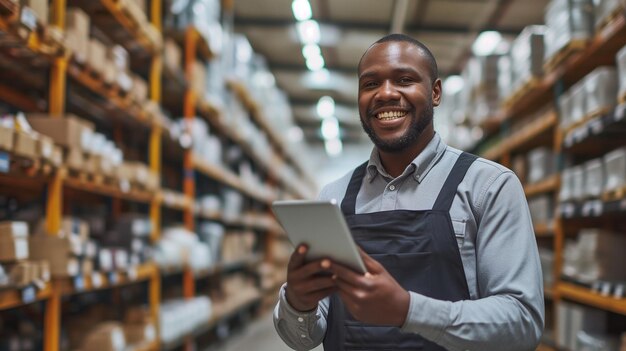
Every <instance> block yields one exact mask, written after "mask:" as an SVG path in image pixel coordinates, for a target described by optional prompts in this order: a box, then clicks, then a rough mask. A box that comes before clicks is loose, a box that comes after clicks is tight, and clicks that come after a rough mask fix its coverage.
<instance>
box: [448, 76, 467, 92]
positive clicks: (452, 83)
mask: <svg viewBox="0 0 626 351" xmlns="http://www.w3.org/2000/svg"><path fill="white" fill-rule="evenodd" d="M464 84H465V83H464V81H463V78H461V76H449V77H448V78H446V80H445V81H444V82H443V91H444V92H445V93H446V94H449V95H454V94H456V93H458V92H459V91H461V90H463V85H464Z"/></svg>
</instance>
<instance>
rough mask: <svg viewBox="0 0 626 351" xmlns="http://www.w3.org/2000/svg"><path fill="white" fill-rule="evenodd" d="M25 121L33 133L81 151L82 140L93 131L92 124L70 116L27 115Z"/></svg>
mask: <svg viewBox="0 0 626 351" xmlns="http://www.w3.org/2000/svg"><path fill="white" fill-rule="evenodd" d="M26 119H27V120H28V123H29V124H30V125H31V127H32V128H33V129H34V130H35V131H37V132H38V133H41V134H43V135H47V136H49V137H50V138H52V140H54V142H55V143H56V144H59V145H61V146H63V147H69V148H79V149H82V148H83V146H84V139H88V135H90V134H91V133H93V130H94V125H93V123H91V122H88V121H85V120H83V119H80V118H78V117H76V116H74V115H72V114H68V115H65V116H62V117H56V116H50V115H46V114H27V115H26Z"/></svg>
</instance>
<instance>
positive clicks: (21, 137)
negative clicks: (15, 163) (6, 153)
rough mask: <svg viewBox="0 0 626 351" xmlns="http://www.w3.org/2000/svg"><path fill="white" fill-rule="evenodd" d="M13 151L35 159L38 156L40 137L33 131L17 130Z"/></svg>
mask: <svg viewBox="0 0 626 351" xmlns="http://www.w3.org/2000/svg"><path fill="white" fill-rule="evenodd" d="M13 142H14V144H13V152H14V153H15V154H16V155H18V156H22V157H26V158H30V159H35V158H38V156H39V154H38V152H37V144H38V139H37V136H35V135H34V134H32V133H26V132H20V131H15V135H14V136H13Z"/></svg>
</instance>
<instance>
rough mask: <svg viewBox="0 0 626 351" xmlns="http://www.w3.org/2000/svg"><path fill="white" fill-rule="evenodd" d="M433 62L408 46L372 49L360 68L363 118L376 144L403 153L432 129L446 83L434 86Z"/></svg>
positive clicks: (394, 44)
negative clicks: (431, 66)
mask: <svg viewBox="0 0 626 351" xmlns="http://www.w3.org/2000/svg"><path fill="white" fill-rule="evenodd" d="M428 67H429V66H428V61H427V59H426V58H425V57H424V55H423V54H422V52H421V51H420V49H419V48H418V47H416V46H415V45H412V44H411V43H407V42H393V41H391V42H384V43H379V44H376V45H374V46H372V47H371V48H370V49H369V50H368V51H367V53H366V54H365V55H364V56H363V59H362V60H361V64H360V66H359V115H360V117H361V124H362V125H363V129H364V130H365V132H366V133H367V134H368V135H369V137H370V139H372V141H373V142H374V145H376V147H377V148H378V149H380V150H381V151H385V152H394V153H398V152H402V151H404V150H406V149H407V148H408V147H410V146H413V145H415V144H416V143H417V142H418V139H419V136H420V135H421V134H422V132H423V131H424V130H425V129H426V128H428V127H432V119H433V106H438V105H439V101H440V96H441V81H440V80H439V79H437V80H436V81H435V82H434V84H433V82H432V78H431V77H430V74H429V69H428Z"/></svg>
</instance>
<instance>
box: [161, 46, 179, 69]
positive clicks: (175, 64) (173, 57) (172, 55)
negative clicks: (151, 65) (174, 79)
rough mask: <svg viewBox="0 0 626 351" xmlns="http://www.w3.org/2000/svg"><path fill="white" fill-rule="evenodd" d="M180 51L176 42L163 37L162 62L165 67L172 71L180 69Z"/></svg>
mask: <svg viewBox="0 0 626 351" xmlns="http://www.w3.org/2000/svg"><path fill="white" fill-rule="evenodd" d="M182 57H183V55H182V52H181V50H180V48H179V47H178V44H176V42H175V41H174V40H172V39H165V42H164V43H163V62H164V64H165V67H167V68H168V69H170V70H171V71H173V72H177V71H178V70H181V69H182Z"/></svg>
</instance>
